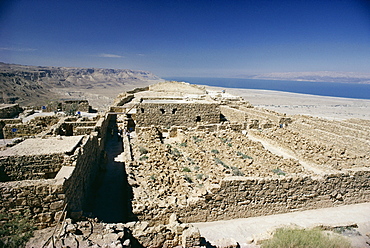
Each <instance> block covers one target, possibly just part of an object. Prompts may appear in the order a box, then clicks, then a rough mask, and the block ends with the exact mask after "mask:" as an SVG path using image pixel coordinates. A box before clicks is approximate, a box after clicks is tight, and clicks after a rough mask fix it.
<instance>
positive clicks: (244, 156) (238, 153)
mask: <svg viewBox="0 0 370 248" xmlns="http://www.w3.org/2000/svg"><path fill="white" fill-rule="evenodd" d="M236 155H237V156H240V157H242V158H243V159H253V158H252V157H250V156H248V155H245V154H244V153H242V152H239V151H238V152H236Z"/></svg>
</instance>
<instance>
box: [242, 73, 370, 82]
mask: <svg viewBox="0 0 370 248" xmlns="http://www.w3.org/2000/svg"><path fill="white" fill-rule="evenodd" d="M237 77H242V78H250V79H266V80H288V81H310V82H333V83H357V84H370V73H357V72H333V71H319V72H277V73H264V74H256V75H238V76H237Z"/></svg>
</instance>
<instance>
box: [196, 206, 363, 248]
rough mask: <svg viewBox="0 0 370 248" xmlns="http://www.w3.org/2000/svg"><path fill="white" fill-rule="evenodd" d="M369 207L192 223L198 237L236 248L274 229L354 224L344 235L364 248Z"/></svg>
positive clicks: (267, 235) (326, 209) (337, 208)
mask: <svg viewBox="0 0 370 248" xmlns="http://www.w3.org/2000/svg"><path fill="white" fill-rule="evenodd" d="M368 213H370V203H361V204H353V205H346V206H340V207H333V208H322V209H314V210H306V211H300V212H293V213H286V214H277V215H269V216H260V217H251V218H244V219H234V220H227V221H215V222H203V223H192V224H193V225H194V226H196V227H198V228H199V230H200V234H201V236H202V237H205V238H206V240H208V241H210V242H211V243H212V241H213V242H215V241H217V240H220V239H222V238H224V239H230V238H231V239H233V240H235V241H237V242H238V243H239V244H240V247H256V246H249V245H248V243H250V242H251V241H252V240H254V241H256V240H263V239H267V238H269V234H268V233H269V232H271V231H273V230H274V229H276V228H278V227H281V226H287V225H298V226H300V227H303V228H312V227H316V226H320V225H324V226H330V227H337V226H350V225H353V224H357V225H358V228H355V230H354V231H353V233H352V234H348V233H347V234H344V236H347V237H348V238H349V240H350V241H351V242H352V245H353V247H368V244H367V243H366V242H369V241H370V237H367V234H369V233H370V215H369V214H368Z"/></svg>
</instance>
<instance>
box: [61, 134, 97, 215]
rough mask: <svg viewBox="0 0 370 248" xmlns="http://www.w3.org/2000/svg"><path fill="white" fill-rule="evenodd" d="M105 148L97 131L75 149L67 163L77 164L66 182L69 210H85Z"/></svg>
mask: <svg viewBox="0 0 370 248" xmlns="http://www.w3.org/2000/svg"><path fill="white" fill-rule="evenodd" d="M103 148H104V147H102V146H101V144H100V140H99V138H98V136H97V133H93V134H91V135H89V136H87V138H86V140H85V141H84V143H83V144H82V146H81V147H80V148H78V149H77V150H76V151H75V153H74V155H73V156H71V157H70V160H69V161H68V162H67V165H68V164H69V165H72V166H75V170H74V171H73V173H72V175H71V177H69V178H68V179H67V180H66V182H65V183H64V189H65V194H66V201H67V203H68V210H70V211H81V210H83V208H84V205H85V203H86V201H87V198H88V197H89V192H90V191H91V190H90V189H91V188H92V184H93V182H94V180H95V178H96V175H97V173H98V171H99V169H100V166H101V164H100V162H101V158H102V155H103V154H102V151H103Z"/></svg>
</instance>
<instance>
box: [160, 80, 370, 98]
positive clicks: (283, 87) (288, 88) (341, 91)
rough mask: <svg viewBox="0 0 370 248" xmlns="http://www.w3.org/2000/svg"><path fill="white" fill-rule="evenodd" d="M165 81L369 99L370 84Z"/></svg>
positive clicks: (277, 81) (279, 81)
mask: <svg viewBox="0 0 370 248" xmlns="http://www.w3.org/2000/svg"><path fill="white" fill-rule="evenodd" d="M166 80H172V81H184V82H188V83H191V84H201V85H208V86H217V87H225V88H242V89H260V90H276V91H284V92H292V93H301V94H310V95H319V96H333V97H344V98H357V99H370V84H355V83H330V82H307V81H287V80H285V81H284V80H262V79H243V78H205V77H171V78H166Z"/></svg>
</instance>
